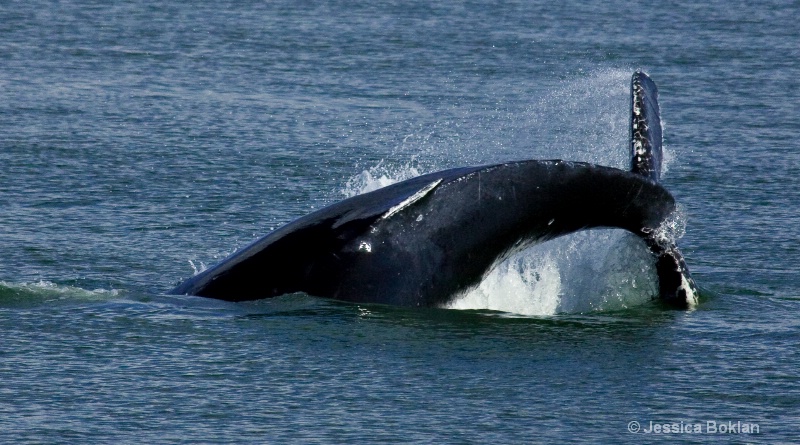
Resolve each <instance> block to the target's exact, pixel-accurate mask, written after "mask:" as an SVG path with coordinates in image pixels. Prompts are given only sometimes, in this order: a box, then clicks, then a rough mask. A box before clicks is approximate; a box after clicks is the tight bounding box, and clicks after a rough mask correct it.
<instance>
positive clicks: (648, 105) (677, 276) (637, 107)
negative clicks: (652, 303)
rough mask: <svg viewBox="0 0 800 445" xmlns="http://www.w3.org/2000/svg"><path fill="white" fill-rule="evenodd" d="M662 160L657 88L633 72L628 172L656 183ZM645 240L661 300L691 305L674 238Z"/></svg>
mask: <svg viewBox="0 0 800 445" xmlns="http://www.w3.org/2000/svg"><path fill="white" fill-rule="evenodd" d="M662 159H663V156H662V129H661V110H660V109H659V106H658V88H657V87H656V84H655V82H653V80H652V79H650V77H649V76H648V75H647V74H645V73H644V72H642V71H636V72H635V73H633V78H632V79H631V172H633V173H636V174H639V175H642V176H645V177H647V178H650V179H652V180H653V181H655V182H658V181H659V180H660V179H661V162H662ZM645 242H646V243H647V245H648V247H650V250H651V251H652V252H653V254H655V256H656V271H657V273H658V282H659V286H658V287H659V296H660V298H661V300H662V301H663V302H664V303H666V304H667V305H669V306H672V307H676V308H682V309H687V308H690V307H693V306H695V305H696V304H697V286H696V285H695V282H694V280H693V279H692V277H691V275H690V274H689V269H688V268H687V267H686V261H684V259H683V254H681V251H680V250H679V249H678V246H677V245H675V240H673V239H669V238H668V237H666V236H660V235H659V234H658V233H655V232H654V233H652V234H651V235H650V236H649V237H647V238H645Z"/></svg>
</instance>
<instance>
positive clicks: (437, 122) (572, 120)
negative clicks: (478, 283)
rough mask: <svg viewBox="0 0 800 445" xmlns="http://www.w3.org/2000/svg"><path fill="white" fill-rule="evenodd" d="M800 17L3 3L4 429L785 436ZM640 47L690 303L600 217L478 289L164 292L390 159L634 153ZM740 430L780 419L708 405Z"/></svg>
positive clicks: (678, 7) (759, 8)
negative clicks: (654, 93)
mask: <svg viewBox="0 0 800 445" xmlns="http://www.w3.org/2000/svg"><path fill="white" fill-rule="evenodd" d="M798 17H800V6H798V5H797V4H796V2H795V3H792V2H778V1H774V2H762V3H759V4H757V5H756V4H753V5H751V4H746V3H741V4H737V5H731V4H730V3H727V2H711V3H708V4H705V5H695V4H694V3H690V2H686V3H678V2H671V3H666V4H663V5H649V6H647V7H644V6H642V5H633V4H626V3H624V2H616V1H613V2H589V3H586V2H584V3H580V4H570V3H565V4H560V5H555V4H551V3H546V2H541V3H539V2H519V3H513V2H507V3H499V4H484V3H465V4H461V5H458V6H455V5H453V6H451V5H440V6H437V5H432V4H429V3H428V2H419V3H414V2H410V3H407V2H404V3H399V2H397V3H393V2H378V3H376V2H368V3H363V4H357V3H352V2H342V3H339V2H329V3H319V4H318V3H302V4H297V3H294V2H285V3H279V2H269V3H257V2H253V3H252V4H248V3H246V2H229V3H224V2H223V3H220V2H195V3H194V4H192V5H187V4H183V3H180V2H151V3H148V2H144V1H134V2H128V3H126V4H125V5H114V6H109V5H106V4H104V3H101V2H96V3H94V2H76V1H62V2H44V1H32V2H31V1H28V2H16V1H11V2H5V3H2V4H0V165H1V166H2V168H0V240H1V241H0V441H2V442H5V443H198V442H200V443H345V442H347V443H354V442H355V443H360V442H370V443H395V442H406V443H593V442H594V443H619V442H626V443H627V442H630V443H648V442H655V441H665V442H669V443H674V442H683V443H706V442H707V443H717V442H719V441H721V440H724V441H728V442H732V443H792V442H793V441H795V440H797V439H796V438H797V436H798V434H800V419H799V418H798V416H797V413H798V412H800V411H799V410H800V377H798V372H797V369H799V368H800V353H798V343H799V342H800V322H798V321H797V320H798V317H797V314H798V313H800V279H799V278H798V274H797V272H796V265H797V264H800V249H799V248H798V245H800V231H799V230H798V227H800V204H799V203H800V192H799V191H798V190H800V180H799V179H798V178H800V150H798V144H797V140H798V137H800V90H799V89H798V86H797V85H798V82H797V79H798V78H800V62H798V60H800V53H799V51H800V50H799V49H798V48H800V34H798V33H797V31H796V22H797V18H798ZM636 68H644V69H646V70H647V71H648V72H649V73H650V74H651V75H652V76H653V78H654V79H655V80H656V82H657V83H658V84H659V88H660V92H661V106H662V115H663V118H664V127H665V143H666V149H667V154H668V158H669V162H668V166H667V171H666V173H665V175H664V184H665V186H666V187H667V188H668V189H669V190H670V191H671V192H672V193H673V194H674V195H675V196H676V198H677V199H678V201H679V202H680V203H681V204H682V206H683V207H684V210H685V215H686V216H685V218H684V222H685V223H686V234H685V236H684V237H683V238H682V239H681V240H680V242H679V244H680V245H681V246H682V248H683V251H684V253H685V255H686V257H687V262H688V264H689V267H690V268H691V270H692V272H693V275H694V277H695V278H696V280H697V282H698V284H699V285H700V286H701V288H702V294H703V297H702V299H701V304H700V305H699V307H698V308H697V310H695V311H691V312H674V311H665V310H662V309H660V308H658V307H656V305H654V304H652V303H650V302H649V301H648V298H649V293H648V291H647V289H651V288H652V285H653V283H652V279H651V278H652V277H651V276H650V275H649V272H648V265H647V264H646V256H645V257H642V255H641V251H640V250H637V246H636V245H635V243H634V244H632V243H631V242H630V240H629V239H627V238H626V237H624V236H622V235H620V234H617V233H606V232H592V233H590V234H588V235H578V236H574V237H570V238H567V239H564V240H558V241H556V242H554V243H551V244H550V245H545V246H542V247H541V248H538V249H534V250H532V251H530V252H528V253H526V256H524V257H523V258H522V259H521V260H520V264H522V265H523V266H524V268H523V270H522V271H521V272H519V271H518V272H519V273H515V272H514V270H511V271H506V272H505V273H501V274H499V275H498V276H496V277H495V278H497V280H496V281H490V282H487V283H484V284H485V286H484V288H483V290H482V292H483V293H482V294H481V295H480V296H479V297H476V298H474V299H472V300H470V301H469V302H466V303H464V302H462V303H464V304H463V307H471V308H473V309H472V310H466V309H465V310H452V309H450V310H448V309H436V310H432V309H431V310H409V309H399V308H391V307H384V306H377V305H376V306H364V305H351V304H344V303H338V302H331V301H325V300H319V299H314V298H311V297H308V296H305V295H290V296H284V297H280V298H277V299H274V300H264V301H259V302H253V303H246V304H230V303H224V302H219V301H214V300H206V299H201V298H192V297H170V296H165V295H164V293H165V292H166V291H168V290H169V289H170V288H171V287H172V286H173V285H174V284H175V283H177V282H178V281H180V280H181V279H183V278H186V277H188V276H190V275H191V274H192V273H193V268H202V267H204V266H207V265H211V264H212V263H214V262H216V261H219V260H220V259H222V258H223V257H224V256H225V255H227V254H229V253H231V252H233V251H234V250H235V249H237V248H238V247H241V246H243V245H244V244H246V243H248V242H250V241H252V240H253V239H255V238H258V237H259V236H261V235H263V234H265V233H267V232H268V231H269V230H270V229H272V228H274V227H277V226H279V225H280V224H283V223H286V222H288V221H290V220H292V219H294V218H297V217H299V216H302V215H304V214H306V213H308V212H310V211H312V210H314V209H316V208H319V207H321V206H323V205H326V204H328V203H331V202H334V201H336V200H338V199H341V198H343V197H344V196H346V195H348V194H352V193H357V192H359V191H363V190H365V189H367V188H369V187H374V186H377V185H380V184H381V178H382V177H383V176H385V177H386V178H385V179H387V180H396V179H400V178H403V177H407V176H409V175H414V174H418V173H423V172H428V171H433V170H437V169H442V168H446V167H454V166H463V165H471V164H480V163H488V162H499V161H504V160H511V159H527V158H565V159H571V160H580V161H591V162H598V163H602V164H606V165H612V166H617V167H624V166H625V165H626V163H627V160H626V149H627V148H626V140H627V137H628V135H627V131H628V130H627V114H628V109H627V106H628V104H627V101H628V94H629V92H628V82H629V78H630V74H631V72H632V71H633V70H634V69H636ZM526 274H529V275H526ZM530 274H532V275H530ZM530 276H536V277H538V278H537V279H536V280H533V281H534V282H533V285H532V286H530V284H531V280H530ZM526 279H527V281H526ZM634 281H635V282H636V283H638V284H637V286H636V287H633V286H632V283H633V282H634ZM520 282H525V283H527V284H528V285H529V286H528V287H522V288H520V287H519V286H517V285H516V284H519V283H520ZM515 283H516V284H515ZM492 309H494V310H492ZM497 310H506V311H511V312H515V313H516V314H510V313H508V312H499V311H497ZM632 421H636V422H639V424H640V427H641V429H640V430H639V432H638V433H636V434H634V433H631V432H629V429H628V428H629V424H630V422H632ZM650 422H653V423H655V424H668V425H676V427H677V428H679V429H682V430H684V432H677V433H668V434H663V433H659V432H656V431H652V432H649V433H647V432H646V431H647V430H648V429H649V428H650ZM729 422H731V423H732V424H737V422H738V423H740V424H748V425H758V428H759V432H758V434H749V433H746V432H743V431H742V430H741V429H740V430H739V431H736V433H735V434H731V433H730V432H725V433H722V432H720V431H719V430H720V428H717V432H716V433H715V432H713V431H710V430H709V428H708V427H709V425H711V423H713V424H714V425H723V424H725V425H727V424H728V423H729ZM687 425H688V426H694V425H701V426H702V432H700V433H696V434H692V433H686V432H685V429H687V428H688V427H687Z"/></svg>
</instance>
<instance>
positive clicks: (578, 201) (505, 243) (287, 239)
mask: <svg viewBox="0 0 800 445" xmlns="http://www.w3.org/2000/svg"><path fill="white" fill-rule="evenodd" d="M637 100H638V104H637ZM631 124H632V147H631V152H632V170H633V171H632V172H626V171H623V170H619V169H615V168H611V167H603V166H597V165H592V164H587V163H580V162H566V161H560V160H550V161H538V160H529V161H519V162H509V163H503V164H496V165H488V166H481V167H465V168H456V169H450V170H444V171H440V172H436V173H431V174H427V175H423V176H419V177H416V178H413V179H409V180H407V181H403V182H400V183H396V184H393V185H390V186H388V187H384V188H382V189H379V190H376V191H373V192H370V193H365V194H362V195H359V196H355V197H352V198H349V199H346V200H343V201H341V202H338V203H336V204H333V205H331V206H328V207H326V208H323V209H321V210H319V211H316V212H314V213H311V214H309V215H306V216H304V217H302V218H300V219H298V220H295V221H294V222H291V223H289V224H287V225H285V226H283V227H281V228H279V229H277V230H275V231H273V232H271V233H270V234H268V235H266V236H265V237H263V238H261V239H260V240H258V241H256V242H254V243H253V244H251V245H249V246H247V247H245V248H243V249H241V250H239V251H237V252H236V253H234V254H233V255H231V256H230V257H228V258H227V259H225V260H223V261H222V262H221V263H219V264H217V265H216V266H213V267H212V268H210V269H208V270H205V271H203V272H201V273H199V274H197V275H195V276H194V277H191V278H189V279H188V280H186V281H185V282H183V283H182V284H180V285H179V286H178V287H176V288H175V289H174V290H173V291H172V293H174V294H187V295H198V296H203V297H211V298H217V299H222V300H229V301H244V300H255V299H261V298H268V297H274V296H278V295H282V294H286V293H292V292H300V291H302V292H306V293H308V294H311V295H315V296H320V297H328V298H335V299H339V300H345V301H354V302H377V303H387V304H394V305H402V306H428V307H430V306H443V305H446V304H447V303H449V302H450V301H451V300H452V299H453V298H455V297H456V296H457V295H459V293H461V292H463V291H465V290H468V289H469V288H470V287H472V286H474V285H476V284H478V283H479V282H480V281H481V279H482V278H483V277H484V276H485V275H486V274H487V273H488V272H489V271H490V270H491V268H492V266H493V265H495V264H497V263H498V262H499V261H501V260H502V259H504V258H505V257H507V255H509V254H511V253H513V252H515V251H518V250H520V249H522V248H524V247H526V246H529V245H531V244H535V243H537V242H542V241H546V240H548V239H552V238H555V237H558V236H561V235H565V234H568V233H573V232H576V231H579V230H582V229H588V228H593V227H614V228H621V229H624V230H627V231H629V232H631V233H634V234H636V235H638V236H639V237H641V238H642V239H643V240H644V241H645V243H646V244H647V245H648V246H649V248H650V250H651V251H652V252H653V254H654V258H655V259H654V261H655V264H656V270H657V273H658V275H659V294H660V295H659V296H660V299H661V300H662V301H663V302H665V303H666V304H668V305H670V306H673V307H677V308H687V307H690V306H692V305H694V304H695V303H696V288H695V285H694V282H693V281H692V279H691V277H690V276H689V274H688V270H687V268H686V265H685V262H684V260H683V257H682V255H681V253H680V251H679V250H678V249H677V247H676V246H675V245H674V243H673V242H672V240H668V239H663V238H664V237H660V236H659V227H660V226H661V225H662V224H663V223H664V221H665V220H667V218H669V216H670V214H671V213H672V212H673V211H674V209H675V201H674V199H673V197H672V196H671V195H670V193H669V192H668V191H667V190H666V189H664V188H663V187H662V186H661V185H659V184H658V183H657V182H656V180H657V179H658V175H659V174H660V163H661V161H660V159H661V128H660V116H659V115H658V105H657V90H656V89H655V84H654V83H652V81H651V80H650V79H649V78H648V77H647V76H646V75H644V74H643V73H641V72H637V73H635V74H634V77H633V82H632V118H631ZM655 125H658V132H657V138H656V132H655V131H653V128H654V126H655Z"/></svg>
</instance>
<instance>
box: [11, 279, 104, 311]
mask: <svg viewBox="0 0 800 445" xmlns="http://www.w3.org/2000/svg"><path fill="white" fill-rule="evenodd" d="M117 296H119V291H118V290H116V289H94V290H87V289H82V288H80V287H74V286H64V285H59V284H55V283H52V282H50V281H44V280H41V281H38V282H35V283H8V282H6V281H0V306H4V307H14V306H31V305H38V304H44V303H50V302H54V301H76V300H77V301H105V300H109V299H113V298H116V297H117Z"/></svg>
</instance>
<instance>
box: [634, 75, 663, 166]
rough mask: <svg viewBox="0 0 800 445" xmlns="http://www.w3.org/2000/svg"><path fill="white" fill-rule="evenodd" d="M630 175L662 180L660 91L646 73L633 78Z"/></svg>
mask: <svg viewBox="0 0 800 445" xmlns="http://www.w3.org/2000/svg"><path fill="white" fill-rule="evenodd" d="M630 129H631V172H633V173H638V174H640V175H642V176H645V177H647V178H650V179H652V180H653V181H656V182H658V181H659V180H660V179H661V159H662V152H661V141H662V135H661V110H660V109H659V107H658V88H657V87H656V84H655V82H653V80H652V79H650V76H648V75H647V74H646V73H645V72H644V71H641V70H639V71H636V72H635V73H633V77H632V78H631V126H630Z"/></svg>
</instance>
